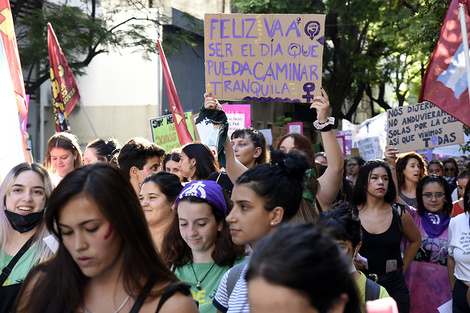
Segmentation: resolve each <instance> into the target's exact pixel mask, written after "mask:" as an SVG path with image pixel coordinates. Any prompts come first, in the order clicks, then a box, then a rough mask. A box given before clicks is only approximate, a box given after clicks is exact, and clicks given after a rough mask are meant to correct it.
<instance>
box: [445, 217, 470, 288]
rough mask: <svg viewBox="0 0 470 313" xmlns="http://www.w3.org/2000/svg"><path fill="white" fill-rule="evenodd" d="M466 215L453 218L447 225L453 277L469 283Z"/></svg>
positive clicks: (469, 234) (469, 245)
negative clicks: (452, 262) (453, 265)
mask: <svg viewBox="0 0 470 313" xmlns="http://www.w3.org/2000/svg"><path fill="white" fill-rule="evenodd" d="M468 219H469V215H468V213H462V214H460V215H457V216H456V217H453V218H452V219H451V220H450V224H449V255H450V256H452V257H453V258H454V260H455V269H454V275H455V277H457V279H459V280H463V281H470V226H469V223H468Z"/></svg>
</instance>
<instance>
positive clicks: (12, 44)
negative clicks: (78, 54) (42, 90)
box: [0, 0, 28, 120]
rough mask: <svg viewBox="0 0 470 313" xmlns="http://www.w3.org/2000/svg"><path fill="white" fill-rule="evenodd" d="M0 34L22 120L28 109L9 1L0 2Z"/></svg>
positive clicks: (0, 0)
mask: <svg viewBox="0 0 470 313" xmlns="http://www.w3.org/2000/svg"><path fill="white" fill-rule="evenodd" d="M0 34H1V37H2V41H3V45H4V48H5V54H6V57H7V61H8V67H9V68H10V75H11V81H12V83H13V89H14V92H15V95H16V105H17V106H18V113H19V114H20V116H21V120H23V119H24V118H25V117H26V115H27V114H28V108H27V106H26V95H25V94H26V92H25V89H24V80H23V71H22V70H21V63H20V55H19V53H18V44H17V43H16V35H15V28H14V26H13V17H12V15H11V9H10V2H9V0H0Z"/></svg>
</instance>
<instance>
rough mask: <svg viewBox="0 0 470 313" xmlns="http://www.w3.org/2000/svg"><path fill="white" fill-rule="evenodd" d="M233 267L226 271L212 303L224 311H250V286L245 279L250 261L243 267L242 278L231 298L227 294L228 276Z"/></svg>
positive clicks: (241, 312)
mask: <svg viewBox="0 0 470 313" xmlns="http://www.w3.org/2000/svg"><path fill="white" fill-rule="evenodd" d="M230 271H231V269H230V270H229V271H228V272H227V273H225V275H224V276H223V277H222V280H221V281H220V285H219V288H218V289H217V293H216V294H215V298H214V300H213V301H212V304H213V305H214V306H215V307H216V308H217V310H219V311H220V312H223V313H250V306H249V304H248V294H247V291H248V286H247V283H246V280H245V274H246V272H247V271H248V262H246V264H245V266H244V267H243V269H242V272H241V274H240V278H239V279H238V281H237V283H236V284H235V287H234V288H233V291H232V294H231V295H230V298H228V296H227V278H228V275H229V273H230Z"/></svg>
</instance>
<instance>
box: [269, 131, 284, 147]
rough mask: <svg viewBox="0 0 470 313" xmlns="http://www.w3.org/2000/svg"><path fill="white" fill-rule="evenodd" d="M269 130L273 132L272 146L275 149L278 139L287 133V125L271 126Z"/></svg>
mask: <svg viewBox="0 0 470 313" xmlns="http://www.w3.org/2000/svg"><path fill="white" fill-rule="evenodd" d="M271 130H272V132H273V147H274V149H276V145H277V142H278V141H279V139H281V137H282V136H284V135H285V134H287V127H281V126H273V128H272V129H271Z"/></svg>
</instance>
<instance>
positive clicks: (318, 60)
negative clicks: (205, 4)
mask: <svg viewBox="0 0 470 313" xmlns="http://www.w3.org/2000/svg"><path fill="white" fill-rule="evenodd" d="M324 32H325V15H323V14H206V15H205V16H204V33H205V36H204V43H205V65H206V66H205V70H206V90H207V91H208V92H211V93H212V94H213V95H214V97H216V98H218V99H225V100H246V101H283V102H311V99H312V98H313V96H317V95H321V92H320V87H321V85H322V59H323V45H324Z"/></svg>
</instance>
